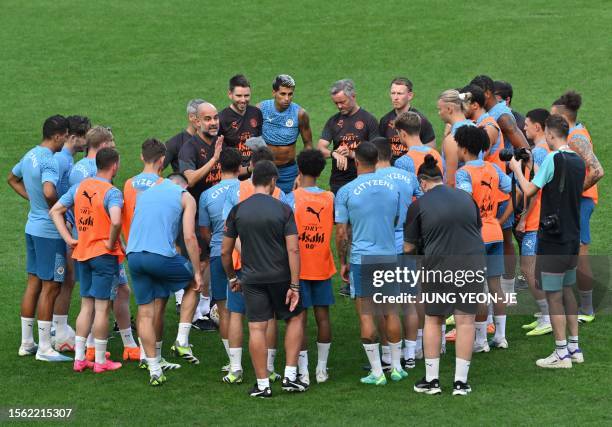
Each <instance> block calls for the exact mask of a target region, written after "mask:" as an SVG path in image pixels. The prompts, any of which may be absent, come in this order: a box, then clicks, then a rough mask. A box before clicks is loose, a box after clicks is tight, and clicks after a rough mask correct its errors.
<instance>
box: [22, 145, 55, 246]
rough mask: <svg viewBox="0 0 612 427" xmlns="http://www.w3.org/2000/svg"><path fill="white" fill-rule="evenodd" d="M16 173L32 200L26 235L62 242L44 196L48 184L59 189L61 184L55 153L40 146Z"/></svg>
mask: <svg viewBox="0 0 612 427" xmlns="http://www.w3.org/2000/svg"><path fill="white" fill-rule="evenodd" d="M12 173H13V175H15V176H16V177H17V178H21V179H22V180H23V184H24V185H25V189H26V192H27V193H28V197H29V198H30V211H29V212H28V222H26V226H25V232H26V233H27V234H29V235H31V236H36V237H45V238H48V239H61V236H60V234H59V233H58V231H57V229H56V228H55V224H54V223H53V221H52V220H51V218H50V217H49V204H48V203H47V199H45V194H44V192H43V185H44V183H45V182H50V183H51V184H53V185H54V186H55V187H56V188H57V183H58V181H59V167H58V164H57V160H56V159H55V157H54V156H53V152H52V151H51V150H50V149H49V148H47V147H42V146H40V145H37V146H36V147H34V148H32V149H31V150H30V151H28V152H27V153H26V155H25V156H23V158H22V159H21V160H20V161H19V163H17V164H16V165H15V166H14V167H13V170H12Z"/></svg>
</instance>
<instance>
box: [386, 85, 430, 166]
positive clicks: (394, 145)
mask: <svg viewBox="0 0 612 427" xmlns="http://www.w3.org/2000/svg"><path fill="white" fill-rule="evenodd" d="M389 96H390V97H391V105H393V110H391V111H389V112H388V113H387V114H385V115H384V116H383V117H382V118H381V119H380V125H379V126H378V129H379V133H380V136H384V137H385V138H387V139H388V140H389V142H390V143H391V150H392V156H393V157H392V159H391V163H392V164H393V163H394V162H395V160H397V159H398V158H399V157H401V156H403V155H404V154H406V153H407V152H408V147H407V146H406V145H404V144H402V142H401V141H400V137H399V133H398V132H397V131H396V130H395V126H394V123H395V119H396V118H397V116H398V115H400V114H401V113H405V112H406V111H412V112H413V113H417V114H418V115H419V117H420V118H421V130H420V132H419V138H420V139H421V142H422V143H423V144H424V145H428V146H430V147H431V148H436V134H435V133H434V130H433V126H432V125H431V123H430V122H429V120H427V117H425V116H424V115H423V113H421V112H420V111H418V110H417V109H416V108H414V107H413V106H412V105H411V103H412V99H413V98H414V92H413V91H412V82H411V81H410V80H408V79H407V78H406V77H396V78H394V79H393V80H392V81H391V88H390V90H389ZM415 172H416V171H415Z"/></svg>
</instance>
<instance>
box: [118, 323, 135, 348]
mask: <svg viewBox="0 0 612 427" xmlns="http://www.w3.org/2000/svg"><path fill="white" fill-rule="evenodd" d="M119 333H120V334H121V341H123V347H138V346H137V345H136V341H134V336H133V335H132V327H131V326H130V327H128V328H126V329H120V330H119Z"/></svg>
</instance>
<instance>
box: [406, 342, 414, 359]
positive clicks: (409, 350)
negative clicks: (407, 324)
mask: <svg viewBox="0 0 612 427" xmlns="http://www.w3.org/2000/svg"><path fill="white" fill-rule="evenodd" d="M416 346H417V342H416V341H410V340H404V359H406V360H408V359H414V353H415V351H416Z"/></svg>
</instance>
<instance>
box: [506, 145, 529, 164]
mask: <svg viewBox="0 0 612 427" xmlns="http://www.w3.org/2000/svg"><path fill="white" fill-rule="evenodd" d="M530 156H531V155H530V154H529V150H528V149H526V148H504V149H503V150H501V151H500V152H499V158H500V160H501V161H503V162H509V161H510V160H511V159H512V157H514V158H515V159H516V160H518V161H521V160H529V158H530Z"/></svg>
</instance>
